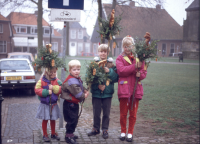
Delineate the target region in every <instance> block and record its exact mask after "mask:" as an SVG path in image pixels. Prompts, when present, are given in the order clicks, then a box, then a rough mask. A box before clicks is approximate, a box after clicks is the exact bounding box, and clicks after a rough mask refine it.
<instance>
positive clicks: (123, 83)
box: [116, 36, 147, 142]
mask: <svg viewBox="0 0 200 144" xmlns="http://www.w3.org/2000/svg"><path fill="white" fill-rule="evenodd" d="M122 46H123V52H122V53H121V54H120V55H119V56H118V57H117V59H116V67H117V73H118V75H119V80H118V98H119V101H120V125H121V135H120V140H122V141H124V140H125V136H126V131H127V130H126V121H127V113H128V111H129V115H130V116H129V126H128V134H127V138H126V141H128V142H132V139H133V130H134V125H135V122H136V114H137V109H138V105H139V100H141V99H142V96H143V88H142V85H141V82H140V81H141V80H143V79H144V78H145V77H146V74H147V71H146V70H144V62H143V63H142V62H139V59H137V58H135V57H134V56H133V54H132V52H131V51H130V49H132V48H133V46H134V40H133V38H132V37H130V36H127V37H124V38H123V40H122ZM136 77H138V84H137V89H136V92H135V95H134V102H133V109H132V110H131V105H132V99H133V91H134V87H135V81H136Z"/></svg>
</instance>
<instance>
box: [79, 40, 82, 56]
mask: <svg viewBox="0 0 200 144" xmlns="http://www.w3.org/2000/svg"><path fill="white" fill-rule="evenodd" d="M82 51H83V43H78V55H79V56H81V54H82Z"/></svg>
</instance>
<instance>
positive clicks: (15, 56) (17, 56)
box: [10, 55, 32, 62]
mask: <svg viewBox="0 0 200 144" xmlns="http://www.w3.org/2000/svg"><path fill="white" fill-rule="evenodd" d="M10 58H27V59H29V61H30V62H32V60H31V57H30V55H12V56H10Z"/></svg>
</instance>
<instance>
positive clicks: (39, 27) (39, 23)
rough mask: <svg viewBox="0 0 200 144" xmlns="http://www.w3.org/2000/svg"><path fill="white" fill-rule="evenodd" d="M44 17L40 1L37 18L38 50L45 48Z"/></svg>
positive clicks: (39, 1) (39, 0)
mask: <svg viewBox="0 0 200 144" xmlns="http://www.w3.org/2000/svg"><path fill="white" fill-rule="evenodd" d="M42 16H43V7H42V0H38V16H37V36H38V48H41V47H43V28H42Z"/></svg>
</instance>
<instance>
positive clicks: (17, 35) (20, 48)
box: [7, 12, 62, 55]
mask: <svg viewBox="0 0 200 144" xmlns="http://www.w3.org/2000/svg"><path fill="white" fill-rule="evenodd" d="M7 19H9V20H10V21H11V24H12V30H13V35H14V37H13V47H12V52H30V53H32V54H33V55H35V54H36V53H37V47H38V46H37V45H38V38H37V12H35V13H34V14H30V13H21V12H11V13H10V14H9V15H8V16H7ZM42 25H43V45H45V44H47V43H49V42H50V25H49V24H48V23H47V22H46V21H45V20H44V19H42ZM51 37H52V38H51V44H52V50H55V51H57V52H59V53H61V44H62V36H61V35H60V34H59V33H58V32H57V31H56V30H55V29H53V28H52V35H51Z"/></svg>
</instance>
